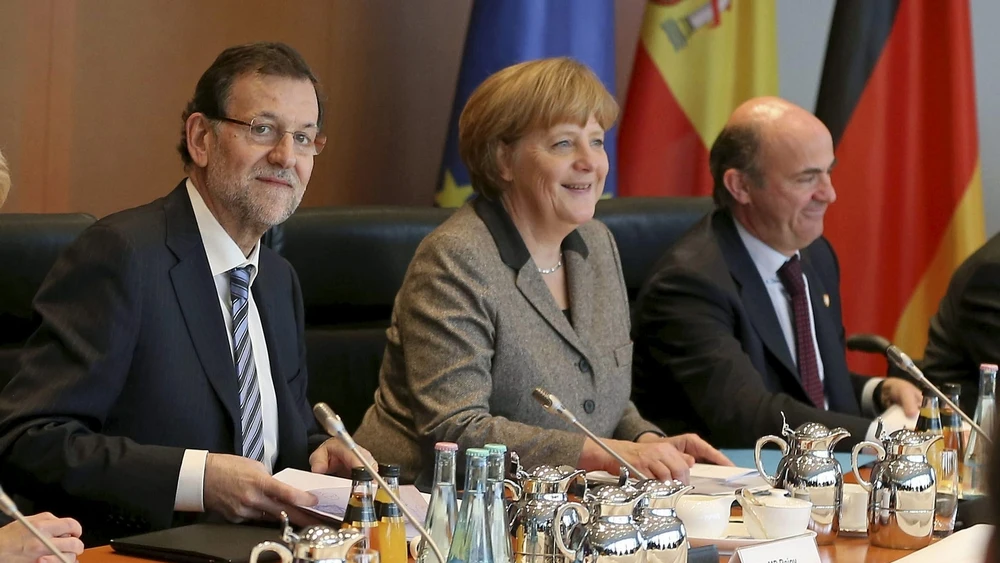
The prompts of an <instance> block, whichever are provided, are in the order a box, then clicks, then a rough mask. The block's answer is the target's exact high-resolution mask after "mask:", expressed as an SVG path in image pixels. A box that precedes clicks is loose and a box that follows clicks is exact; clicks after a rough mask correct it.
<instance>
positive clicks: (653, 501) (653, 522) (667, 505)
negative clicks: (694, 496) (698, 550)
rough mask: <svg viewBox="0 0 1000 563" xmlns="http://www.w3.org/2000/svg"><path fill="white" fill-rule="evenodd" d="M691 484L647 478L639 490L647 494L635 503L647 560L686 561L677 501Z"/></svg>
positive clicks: (658, 562) (663, 562)
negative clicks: (644, 541)
mask: <svg viewBox="0 0 1000 563" xmlns="http://www.w3.org/2000/svg"><path fill="white" fill-rule="evenodd" d="M692 489H694V487H692V486H690V485H685V484H684V483H681V482H680V481H657V480H655V479H648V480H646V481H643V482H641V483H639V486H638V490H640V491H642V492H644V493H646V497H645V498H644V499H642V500H641V501H640V502H639V504H638V505H636V511H635V521H636V523H637V524H638V525H639V532H640V533H642V537H643V538H645V540H646V563H687V560H688V544H687V530H685V529H684V523H683V522H681V519H680V518H678V517H677V512H676V507H677V501H678V500H679V499H680V498H681V497H682V496H684V495H685V494H687V493H688V491H691V490H692Z"/></svg>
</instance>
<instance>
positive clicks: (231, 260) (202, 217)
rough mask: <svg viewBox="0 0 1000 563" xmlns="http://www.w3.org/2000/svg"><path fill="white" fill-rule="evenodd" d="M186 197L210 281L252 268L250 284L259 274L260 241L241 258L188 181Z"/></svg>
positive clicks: (232, 242)
mask: <svg viewBox="0 0 1000 563" xmlns="http://www.w3.org/2000/svg"><path fill="white" fill-rule="evenodd" d="M186 185H187V193H188V197H189V198H191V208H192V209H193V210H194V219H195V221H196V222H197V223H198V232H199V233H201V241H202V243H203V244H204V245H205V254H206V255H207V256H208V267H209V269H210V270H211V271H212V277H213V278H214V277H215V276H217V275H219V274H225V273H228V272H229V271H230V270H232V269H233V268H238V267H243V266H246V265H248V264H249V265H253V275H251V276H250V284H251V285H253V280H254V279H256V278H257V273H258V272H259V271H260V268H259V266H258V263H259V258H260V241H258V242H257V244H255V245H254V247H253V250H251V251H250V256H244V255H243V251H242V250H240V247H239V245H238V244H236V241H234V240H233V237H231V236H229V233H227V232H226V230H225V229H224V228H222V225H221V224H219V220H218V219H216V218H215V215H213V214H212V212H211V211H209V209H208V206H207V205H205V200H203V199H202V198H201V193H199V192H198V188H196V187H194V183H193V182H192V181H191V178H188V179H187V182H186Z"/></svg>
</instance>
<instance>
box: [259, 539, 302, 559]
mask: <svg viewBox="0 0 1000 563" xmlns="http://www.w3.org/2000/svg"><path fill="white" fill-rule="evenodd" d="M267 551H273V552H275V553H277V554H278V557H280V558H281V563H292V559H293V557H292V552H291V551H290V550H289V549H288V548H287V547H285V546H284V545H283V544H280V543H278V542H275V541H266V542H261V543H259V544H257V545H256V546H254V548H253V550H252V551H251V552H250V563H257V558H258V557H260V554H261V553H264V552H267Z"/></svg>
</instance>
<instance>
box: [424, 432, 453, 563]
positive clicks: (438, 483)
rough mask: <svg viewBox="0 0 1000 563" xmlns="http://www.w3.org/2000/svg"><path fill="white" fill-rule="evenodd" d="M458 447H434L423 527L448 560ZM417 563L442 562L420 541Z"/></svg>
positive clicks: (439, 445)
mask: <svg viewBox="0 0 1000 563" xmlns="http://www.w3.org/2000/svg"><path fill="white" fill-rule="evenodd" d="M457 452H458V444H455V443H452V442H438V443H437V444H436V445H435V446H434V488H433V489H431V500H430V503H429V504H428V505H427V517H426V518H425V519H424V528H426V529H427V532H428V534H430V536H431V538H433V539H434V543H435V544H437V546H438V548H439V549H440V550H441V556H442V557H448V548H449V546H451V539H452V537H454V535H455V520H456V518H457V517H458V500H457V497H456V496H455V455H456V454H457ZM417 563H445V562H444V561H438V558H437V557H436V556H435V555H434V550H433V549H431V548H430V546H429V545H427V542H425V541H423V540H421V542H420V556H419V557H418V558H417Z"/></svg>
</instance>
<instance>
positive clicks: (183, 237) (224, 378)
mask: <svg viewBox="0 0 1000 563" xmlns="http://www.w3.org/2000/svg"><path fill="white" fill-rule="evenodd" d="M164 211H165V215H166V226H167V247H168V248H170V250H171V251H172V252H173V253H174V254H175V255H176V256H177V264H176V265H175V266H174V267H173V268H171V270H170V281H171V283H172V284H173V286H174V293H175V294H176V295H177V301H178V303H179V304H180V309H181V313H182V314H183V315H184V321H185V324H186V325H187V330H188V335H189V336H190V337H191V341H192V343H194V348H195V351H196V352H197V354H198V359H199V360H200V362H201V366H202V369H203V370H204V371H205V375H206V376H207V377H208V380H209V382H210V383H211V385H212V388H213V389H214V390H215V393H216V394H217V395H218V397H219V401H220V402H221V403H222V405H223V407H224V408H225V410H226V413H227V414H228V415H229V419H230V422H231V423H232V424H233V436H235V440H236V443H235V444H234V445H233V447H234V451H237V452H238V451H242V440H243V433H242V430H241V429H240V427H239V420H240V405H239V388H238V386H237V376H236V367H235V366H234V364H233V356H232V352H231V350H232V346H231V344H230V343H229V338H228V336H227V335H226V323H225V321H224V320H223V318H222V312H221V311H220V308H219V305H218V302H219V294H218V292H217V291H216V289H215V283H214V281H213V279H212V272H211V270H210V269H209V266H208V257H207V256H206V255H205V246H204V244H203V243H202V240H201V233H200V232H199V231H198V223H197V222H196V221H195V218H194V211H192V209H191V202H190V200H189V198H188V195H187V190H186V188H185V184H184V183H183V182H182V183H181V184H180V186H178V187H177V188H176V189H175V190H174V191H173V192H171V193H170V195H168V196H167V203H166V205H165V206H164Z"/></svg>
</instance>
